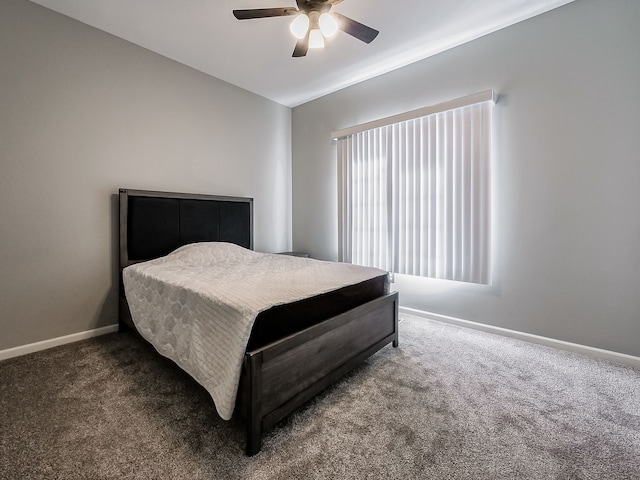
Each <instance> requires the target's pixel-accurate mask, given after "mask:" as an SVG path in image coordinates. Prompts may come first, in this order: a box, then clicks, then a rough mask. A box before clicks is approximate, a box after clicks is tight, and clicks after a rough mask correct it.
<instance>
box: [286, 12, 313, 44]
mask: <svg viewBox="0 0 640 480" xmlns="http://www.w3.org/2000/svg"><path fill="white" fill-rule="evenodd" d="M308 29H309V17H308V16H306V15H305V14H304V13H301V14H300V15H298V16H296V18H295V19H294V20H293V22H291V25H289V30H291V33H293V36H294V37H296V38H300V39H302V38H304V37H305V35H306V34H307V30H308Z"/></svg>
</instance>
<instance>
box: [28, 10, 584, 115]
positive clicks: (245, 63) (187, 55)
mask: <svg viewBox="0 0 640 480" xmlns="http://www.w3.org/2000/svg"><path fill="white" fill-rule="evenodd" d="M32 1H33V2H34V3H37V4H40V5H43V6H45V7H47V8H50V9H52V10H55V11H57V12H60V13H62V14H64V15H67V16H69V17H72V18H75V19H77V20H79V21H81V22H83V23H86V24H88V25H91V26H93V27H96V28H99V29H100V30H104V31H106V32H108V33H111V34H113V35H116V36H118V37H121V38H123V39H125V40H128V41H130V42H132V43H135V44H137V45H140V46H142V47H145V48H147V49H149V50H151V51H153V52H156V53H159V54H161V55H164V56H165V57H168V58H171V59H173V60H176V61H178V62H180V63H183V64H185V65H188V66H190V67H192V68H195V69H197V70H200V71H202V72H205V73H207V74H210V75H212V76H214V77H217V78H219V79H222V80H225V81H227V82H229V83H232V84H234V85H237V86H239V87H241V88H244V89H246V90H249V91H251V92H254V93H256V94H258V95H261V96H264V97H266V98H268V99H271V100H273V101H276V102H278V103H281V104H283V105H286V106H289V107H294V106H296V105H300V104H302V103H305V102H308V101H310V100H313V99H314V98H318V97H321V96H323V95H326V94H328V93H331V92H334V91H336V90H339V89H341V88H344V87H346V86H349V85H353V84H354V83H358V82H360V81H362V80H366V79H368V78H372V77H374V76H376V75H380V74H382V73H385V72H388V71H391V70H394V69H396V68H399V67H402V66H404V65H407V64H409V63H412V62H415V61H417V60H421V59H423V58H426V57H428V56H430V55H434V54H436V53H439V52H441V51H443V50H446V49H448V48H452V47H455V46H457V45H460V44H462V43H465V42H467V41H469V40H473V39H475V38H478V37H480V36H482V35H486V34H488V33H491V32H494V31H496V30H499V29H501V28H504V27H507V26H509V25H512V24H514V23H516V22H519V21H522V20H525V19H527V18H530V17H533V16H535V15H538V14H540V13H544V12H546V11H549V10H551V9H553V8H556V7H559V6H561V5H565V4H567V3H570V2H572V1H574V0H386V1H383V0H344V2H343V3H340V4H338V5H336V6H334V7H333V11H336V12H339V13H342V14H343V15H346V16H348V17H351V18H353V19H354V20H357V21H359V22H361V23H364V24H366V25H369V26H370V27H373V28H375V29H376V30H379V31H380V35H378V37H377V38H376V39H375V40H374V41H373V42H372V43H371V44H369V45H367V44H365V43H363V42H360V41H359V40H356V39H355V38H353V37H351V36H349V35H347V34H345V33H343V32H339V33H338V34H337V35H336V36H334V37H333V38H331V39H328V40H327V41H326V46H325V48H324V49H323V50H309V53H308V55H307V56H306V57H302V58H292V57H291V53H292V52H293V47H294V45H295V38H294V37H293V36H292V35H291V33H290V32H289V28H288V26H289V23H290V22H291V20H292V18H293V17H277V18H264V19H256V20H242V21H239V20H236V19H235V17H234V16H233V14H232V13H231V12H232V10H233V9H238V8H240V9H244V8H266V7H287V6H292V7H295V5H296V3H295V0H32Z"/></svg>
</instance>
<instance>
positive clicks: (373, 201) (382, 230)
mask: <svg viewBox="0 0 640 480" xmlns="http://www.w3.org/2000/svg"><path fill="white" fill-rule="evenodd" d="M494 103H495V99H494V94H493V92H492V91H488V92H482V93H480V94H475V95H471V96H469V97H464V98H462V99H457V100H454V101H452V102H448V103H446V104H441V105H438V106H435V107H427V108H425V109H420V110H417V111H414V112H409V113H408V114H404V115H400V116H395V117H390V118H389V119H385V120H382V121H377V122H372V123H371V124H366V125H363V126H360V127H353V128H352V129H348V130H344V131H342V132H335V133H334V138H337V139H338V176H339V179H338V181H339V225H338V231H339V237H340V238H339V255H340V260H341V261H345V262H350V263H355V264H359V265H366V266H372V267H378V268H382V269H384V270H387V271H390V272H396V273H400V274H407V275H417V276H423V277H431V278H440V279H447V280H456V281H463V282H471V283H481V284H489V283H490V281H491V279H490V271H491V268H490V267H491V265H490V251H491V245H490V239H491V218H490V213H491V192H490V188H491V175H490V158H491V117H492V107H493V104H494ZM407 117H409V118H407ZM411 117H413V118H411Z"/></svg>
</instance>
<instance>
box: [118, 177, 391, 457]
mask: <svg viewBox="0 0 640 480" xmlns="http://www.w3.org/2000/svg"><path fill="white" fill-rule="evenodd" d="M201 241H226V242H231V243H235V244H238V245H240V246H243V247H245V248H250V249H252V248H253V199H251V198H244V197H222V196H213V195H198V194H185V193H167V192H154V191H145V190H127V189H120V272H121V274H120V329H121V330H128V329H135V327H134V325H133V322H132V320H131V313H130V312H129V307H128V304H127V299H126V297H125V295H124V287H123V286H122V269H123V268H124V267H126V266H128V265H132V264H134V263H137V262H140V261H144V260H150V259H152V258H157V257H159V256H163V255H166V254H168V253H169V252H171V251H173V250H174V249H175V248H178V247H179V246H182V245H184V244H187V243H193V242H201ZM389 343H392V344H393V346H394V347H397V346H398V294H397V292H394V293H389V294H385V295H383V296H381V297H378V298H376V299H374V300H372V301H370V302H367V303H364V304H362V305H360V306H358V307H355V308H353V309H351V310H349V311H346V312H344V313H341V314H339V315H337V316H334V317H331V318H327V319H325V320H323V321H321V322H319V323H316V324H314V325H312V326H310V327H308V328H306V329H305V330H302V331H299V332H297V333H295V334H292V335H289V336H287V337H285V338H281V339H279V340H276V341H274V342H272V343H270V344H268V345H265V346H262V347H259V348H256V349H255V350H252V351H247V352H246V353H245V358H244V363H243V368H242V373H241V377H240V385H239V390H238V396H237V401H236V413H239V414H240V415H241V416H242V417H243V418H244V419H245V422H246V434H247V445H246V452H247V455H255V454H256V453H258V452H259V451H260V448H261V446H262V433H263V431H265V430H267V429H269V428H271V427H272V426H274V425H275V424H276V423H278V422H279V421H280V420H282V419H283V418H284V417H286V416H287V415H289V414H290V413H291V412H293V411H294V410H296V409H297V408H299V407H300V406H301V405H303V404H304V403H305V402H307V401H308V400H309V399H311V398H312V397H313V396H315V395H316V394H317V393H319V392H320V391H322V390H323V389H325V388H326V387H328V386H329V385H331V384H333V383H334V382H336V381H337V380H338V379H339V378H340V377H342V376H343V375H344V374H345V373H347V372H349V371H350V370H352V369H353V368H355V367H356V366H358V365H359V364H361V363H362V362H363V361H364V360H366V359H367V358H368V357H370V356H371V355H373V354H374V353H375V352H377V351H378V350H380V349H381V348H382V347H384V346H385V345H387V344H389Z"/></svg>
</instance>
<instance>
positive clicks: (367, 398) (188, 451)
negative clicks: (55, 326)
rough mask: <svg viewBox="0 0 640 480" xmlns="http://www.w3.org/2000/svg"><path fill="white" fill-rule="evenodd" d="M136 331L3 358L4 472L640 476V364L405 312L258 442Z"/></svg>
mask: <svg viewBox="0 0 640 480" xmlns="http://www.w3.org/2000/svg"><path fill="white" fill-rule="evenodd" d="M243 442H244V430H243V428H242V424H241V423H240V422H238V421H231V422H224V421H222V420H220V419H219V418H218V417H217V415H216V413H215V409H214V407H213V405H212V403H211V400H210V398H209V397H208V395H207V393H206V392H205V391H204V390H203V389H202V388H200V387H199V386H198V385H197V384H196V383H195V382H193V381H192V380H191V379H190V378H189V377H188V376H186V375H185V374H184V373H182V372H181V371H180V370H179V369H178V368H177V367H175V366H174V365H173V364H172V363H171V362H170V361H168V360H166V359H164V358H162V357H160V356H159V355H158V354H157V353H156V352H155V350H153V348H151V347H150V346H148V345H147V344H145V343H144V342H143V341H142V340H140V339H139V338H138V337H137V336H135V335H134V334H132V333H127V334H112V335H106V336H103V337H99V338H96V339H91V340H86V341H82V342H78V343H75V344H71V345H65V346H62V347H58V348H54V349H51V350H47V351H44V352H39V353H35V354H31V355H27V356H24V357H19V358H14V359H10V360H5V361H4V362H0V478H1V479H3V480H4V479H12V480H13V479H65V480H72V479H119V478H122V479H236V478H243V479H244V478H246V479H294V478H300V479H313V478H332V479H334V478H340V479H350V478H353V479H366V478H370V479H378V478H392V479H422V478H424V479H475V480H478V479H502V478H504V479H607V480H614V479H640V372H639V371H638V370H634V369H632V368H629V367H624V366H619V365H615V364H611V363H607V362H603V361H596V360H593V359H591V358H587V357H582V356H579V355H575V354H569V353H566V352H561V351H556V350H553V349H549V348H546V347H540V346H536V345H531V344H527V343H524V342H520V341H517V340H512V339H506V338H502V337H498V336H494V335H490V334H486V333H481V332H477V331H472V330H468V329H464V328H460V327H453V326H449V325H444V324H440V323H437V322H432V321H428V320H424V319H419V318H415V317H409V316H404V319H403V321H402V323H401V324H400V348H398V349H393V348H391V347H385V348H384V349H383V350H381V351H380V352H378V353H377V354H376V355H374V356H373V357H372V358H371V359H370V361H369V362H367V363H366V364H365V365H363V366H362V367H361V368H358V369H357V370H355V371H354V372H353V373H352V374H350V375H348V376H347V377H346V378H345V379H344V380H343V381H342V382H340V383H339V384H338V385H336V386H334V387H332V388H330V389H329V390H327V391H325V392H324V393H323V394H321V395H320V396H319V397H317V398H316V399H314V400H313V401H312V402H311V403H310V404H309V405H308V406H307V407H305V408H304V409H302V410H300V411H299V412H297V413H296V414H294V415H292V416H290V417H289V418H288V419H287V420H285V421H283V422H282V423H281V424H279V425H278V426H276V427H275V428H274V429H272V430H270V431H268V432H267V433H266V435H265V441H264V444H263V450H262V452H261V453H260V454H258V455H256V456H255V457H251V458H249V457H246V456H245V455H244V450H243V449H244V444H243Z"/></svg>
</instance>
